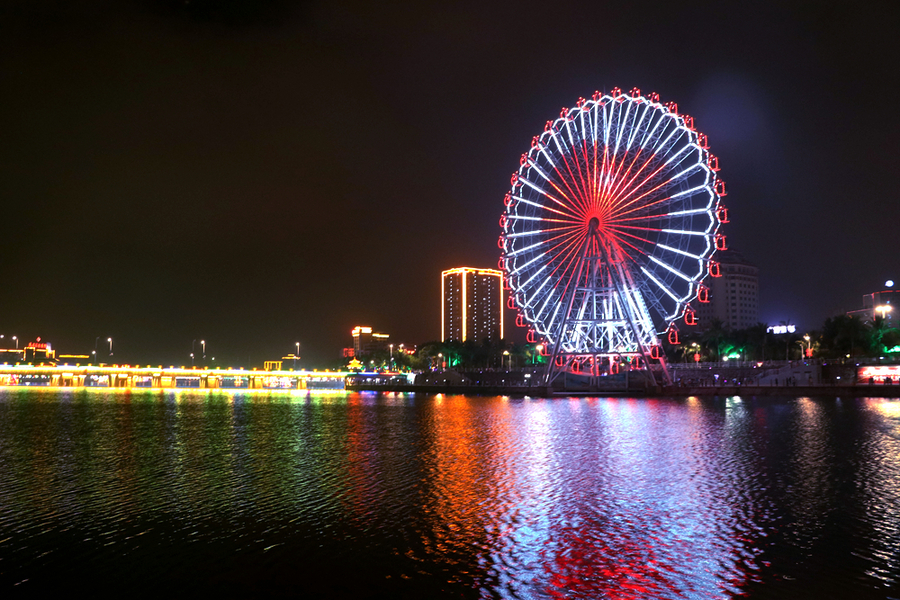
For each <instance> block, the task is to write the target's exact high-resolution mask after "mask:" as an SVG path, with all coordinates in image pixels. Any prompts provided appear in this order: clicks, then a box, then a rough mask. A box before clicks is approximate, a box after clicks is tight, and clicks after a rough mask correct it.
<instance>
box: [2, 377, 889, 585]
mask: <svg viewBox="0 0 900 600" xmlns="http://www.w3.org/2000/svg"><path fill="white" fill-rule="evenodd" d="M82 589H83V590H87V591H91V592H98V593H104V592H130V593H132V595H133V594H138V595H161V594H167V595H174V596H176V597H183V596H188V595H194V594H199V593H202V594H204V595H210V596H212V595H216V596H219V597H222V596H224V597H266V596H268V597H271V596H276V597H304V598H382V597H388V598H529V599H530V598H591V599H593V598H730V597H735V596H749V597H753V598H889V597H900V401H897V400H883V399H875V398H873V399H849V398H848V399H834V398H830V399H825V398H771V397H767V398H761V399H753V398H738V397H731V398H703V399H697V398H690V399H670V398H657V399H628V398H556V399H531V398H524V399H521V398H505V397H474V396H428V395H421V394H420V395H413V394H407V395H404V394H366V393H361V394H357V393H346V392H339V393H334V392H323V393H320V394H316V393H312V394H311V395H307V394H306V393H298V392H294V393H293V394H289V393H272V394H248V395H241V394H225V393H218V392H208V393H199V392H168V391H166V392H160V391H153V392H150V391H148V392H140V393H138V392H127V391H124V392H123V391H119V392H112V391H92V390H81V391H72V392H58V391H51V390H45V391H33V390H13V389H6V390H2V391H0V595H2V596H3V597H11V596H12V595H14V594H17V593H18V594H22V595H33V594H36V593H38V592H39V591H56V592H59V591H65V592H72V591H76V590H82Z"/></svg>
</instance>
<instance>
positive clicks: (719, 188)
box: [716, 179, 728, 196]
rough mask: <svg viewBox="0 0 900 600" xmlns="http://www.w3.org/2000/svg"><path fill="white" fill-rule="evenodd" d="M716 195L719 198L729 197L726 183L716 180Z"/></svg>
mask: <svg viewBox="0 0 900 600" xmlns="http://www.w3.org/2000/svg"><path fill="white" fill-rule="evenodd" d="M716 193H717V194H718V195H719V196H727V195H728V192H726V191H725V182H724V181H722V180H721V179H717V180H716Z"/></svg>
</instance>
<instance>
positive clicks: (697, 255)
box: [657, 244, 703, 261]
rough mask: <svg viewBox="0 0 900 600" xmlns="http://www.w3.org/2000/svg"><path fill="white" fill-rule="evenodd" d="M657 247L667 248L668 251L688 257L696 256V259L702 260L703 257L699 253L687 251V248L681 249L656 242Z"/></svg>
mask: <svg viewBox="0 0 900 600" xmlns="http://www.w3.org/2000/svg"><path fill="white" fill-rule="evenodd" d="M657 248H662V249H663V250H668V251H669V252H674V253H675V254H681V255H682V256H687V257H689V258H696V259H697V260H700V261H702V260H703V257H702V256H700V255H699V254H694V253H692V252H688V251H687V250H681V249H679V248H673V247H672V246H667V245H666V244H657Z"/></svg>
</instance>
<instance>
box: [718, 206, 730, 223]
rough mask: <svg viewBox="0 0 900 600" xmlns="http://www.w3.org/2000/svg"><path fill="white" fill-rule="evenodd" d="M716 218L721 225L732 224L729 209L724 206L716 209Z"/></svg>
mask: <svg viewBox="0 0 900 600" xmlns="http://www.w3.org/2000/svg"><path fill="white" fill-rule="evenodd" d="M716 218H717V219H718V220H719V223H730V221H729V220H728V209H727V208H725V207H724V206H719V208H717V209H716Z"/></svg>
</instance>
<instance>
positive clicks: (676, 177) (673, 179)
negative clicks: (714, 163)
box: [617, 165, 699, 212]
mask: <svg viewBox="0 0 900 600" xmlns="http://www.w3.org/2000/svg"><path fill="white" fill-rule="evenodd" d="M696 169H699V167H698V166H697V165H691V166H690V167H688V168H687V169H685V170H683V171H681V172H680V173H678V174H677V175H674V176H672V177H671V178H669V179H667V180H665V181H663V182H662V183H660V184H658V185H656V186H655V187H653V188H651V189H649V190H647V191H646V192H644V193H643V194H641V195H640V196H637V197H636V198H633V199H632V200H629V201H628V202H627V203H624V204H623V203H621V202H620V203H619V204H618V206H617V209H618V210H617V212H620V211H621V210H622V209H624V208H625V207H627V206H631V205H633V204H635V203H637V202H640V201H641V200H643V199H644V198H646V197H647V196H649V195H650V194H653V193H654V192H656V191H658V190H660V189H661V188H664V187H666V186H668V185H673V184H675V183H678V182H679V181H680V180H682V179H684V178H685V177H687V175H688V174H689V173H690V172H691V171H693V170H696ZM636 189H637V188H636Z"/></svg>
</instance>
